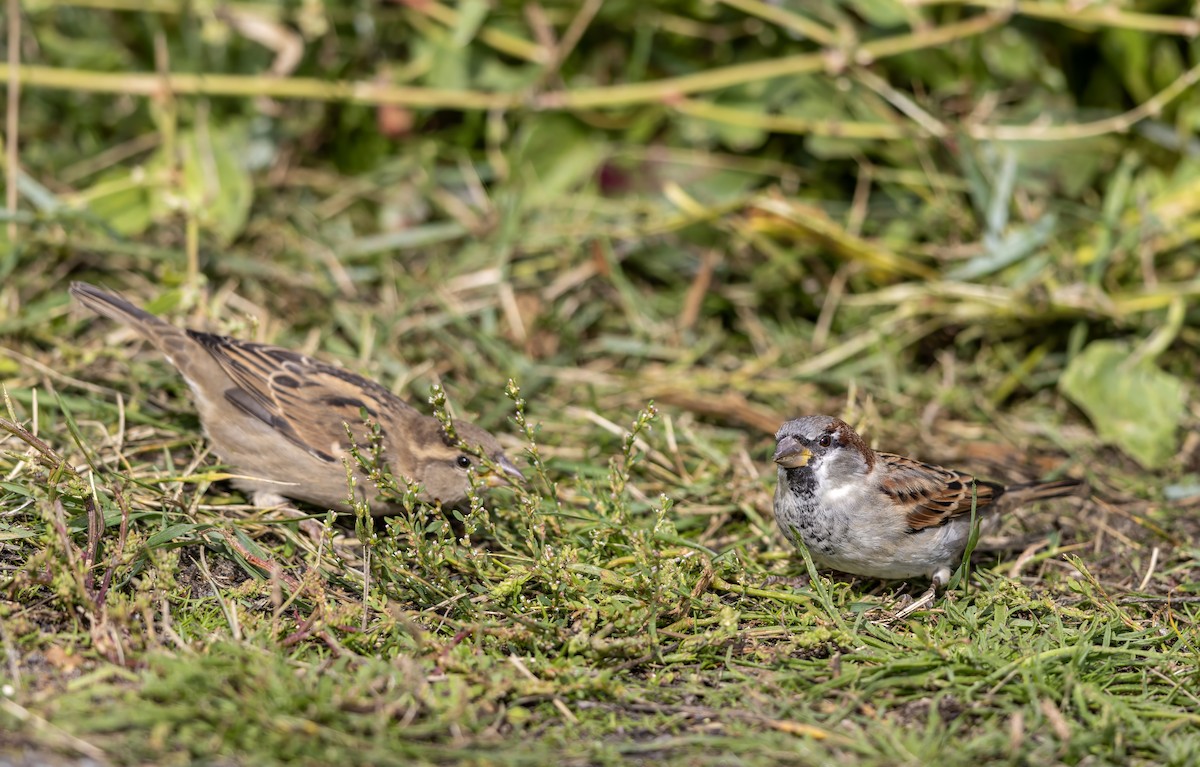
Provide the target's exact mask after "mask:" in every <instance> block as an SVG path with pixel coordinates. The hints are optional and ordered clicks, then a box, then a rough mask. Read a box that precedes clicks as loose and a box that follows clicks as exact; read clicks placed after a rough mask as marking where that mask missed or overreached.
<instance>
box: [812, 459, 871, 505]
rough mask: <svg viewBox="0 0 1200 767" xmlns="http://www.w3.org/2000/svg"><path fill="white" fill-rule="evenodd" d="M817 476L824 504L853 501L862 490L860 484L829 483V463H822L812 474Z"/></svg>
mask: <svg viewBox="0 0 1200 767" xmlns="http://www.w3.org/2000/svg"><path fill="white" fill-rule="evenodd" d="M813 473H814V474H816V475H817V482H818V484H819V485H820V487H821V488H822V489H823V492H822V493H821V498H822V499H823V500H824V501H825V503H838V502H839V501H846V500H850V499H853V498H854V496H856V495H858V494H859V493H860V492H861V490H862V483H860V482H853V481H852V482H831V481H830V478H829V462H827V461H822V462H821V465H820V466H818V467H817V469H816V471H814V472H813Z"/></svg>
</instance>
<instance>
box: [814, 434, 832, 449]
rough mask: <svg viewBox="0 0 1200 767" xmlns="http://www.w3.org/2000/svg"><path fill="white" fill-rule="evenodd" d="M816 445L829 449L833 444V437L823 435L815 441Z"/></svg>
mask: <svg viewBox="0 0 1200 767" xmlns="http://www.w3.org/2000/svg"><path fill="white" fill-rule="evenodd" d="M817 444H818V445H820V446H821V447H829V446H830V445H832V444H833V437H831V436H829V435H828V434H824V435H822V436H821V438H820V439H819V440H817Z"/></svg>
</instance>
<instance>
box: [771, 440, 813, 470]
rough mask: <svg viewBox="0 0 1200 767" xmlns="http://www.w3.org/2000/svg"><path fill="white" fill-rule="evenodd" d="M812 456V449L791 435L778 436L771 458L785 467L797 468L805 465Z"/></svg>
mask: <svg viewBox="0 0 1200 767" xmlns="http://www.w3.org/2000/svg"><path fill="white" fill-rule="evenodd" d="M811 458H812V451H811V450H809V449H808V448H806V447H805V446H804V445H802V444H800V440H798V439H796V438H795V437H792V436H785V437H780V438H779V442H778V443H776V445H775V455H773V456H771V460H773V461H774V462H775V463H777V464H779V465H780V466H782V467H783V468H785V469H799V468H801V467H802V466H807V465H808V461H809V459H811Z"/></svg>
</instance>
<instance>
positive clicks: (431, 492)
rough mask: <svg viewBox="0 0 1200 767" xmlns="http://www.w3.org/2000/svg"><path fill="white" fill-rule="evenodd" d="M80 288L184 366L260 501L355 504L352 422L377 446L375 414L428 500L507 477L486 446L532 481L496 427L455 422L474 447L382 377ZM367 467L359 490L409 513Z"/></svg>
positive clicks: (228, 455)
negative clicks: (350, 473)
mask: <svg viewBox="0 0 1200 767" xmlns="http://www.w3.org/2000/svg"><path fill="white" fill-rule="evenodd" d="M71 295H73V296H75V298H77V299H78V300H79V302H80V303H82V304H83V305H84V306H86V307H88V308H89V309H91V310H92V311H94V312H96V313H98V314H101V315H103V316H105V317H108V318H110V319H113V320H116V321H117V322H121V323H124V324H126V325H129V326H130V327H132V328H134V329H135V330H137V331H138V332H139V333H141V334H142V335H143V336H145V337H146V338H147V339H149V340H150V342H151V343H153V344H154V345H155V346H156V347H158V350H159V351H161V352H162V353H163V354H164V355H166V357H167V361H168V362H170V363H171V364H172V365H174V366H175V367H176V368H178V369H179V372H180V373H182V374H183V377H184V379H186V380H187V383H188V386H189V387H190V388H191V390H192V398H193V399H194V400H195V403H196V408H197V409H198V410H199V411H200V421H201V423H203V425H204V430H205V432H206V433H207V434H208V438H209V440H210V441H211V442H212V444H213V449H214V450H215V451H216V453H217V454H218V455H219V456H220V457H221V458H222V460H224V461H225V462H226V463H228V464H229V465H230V466H231V467H233V469H234V470H235V471H236V472H237V473H239V474H242V475H245V476H242V477H239V478H237V479H234V480H233V484H234V485H235V486H237V487H238V488H240V489H241V490H243V491H246V492H248V493H250V494H251V495H252V499H253V502H254V504H255V505H256V506H259V507H268V508H269V507H275V506H280V505H281V504H283V503H284V498H285V497H286V498H293V499H296V500H300V501H307V502H308V503H311V504H313V505H316V506H320V507H324V508H327V509H337V510H339V511H349V510H350V506H349V505H348V503H347V501H348V499H349V497H350V491H349V488H348V486H347V481H346V467H345V465H344V464H343V459H345V458H349V452H348V451H349V449H350V447H351V443H350V438H349V437H348V435H347V433H346V429H347V426H349V428H350V429H351V430H352V431H353V433H354V435H355V443H356V444H357V445H359V446H360V447H361V448H362V450H363V452H364V453H367V452H368V451H369V448H370V439H369V438H368V431H367V428H366V425H365V424H364V422H363V416H362V413H363V412H364V411H365V412H366V414H367V417H368V418H370V419H371V420H372V421H374V422H375V423H376V424H378V426H379V428H380V430H381V434H382V445H383V450H384V452H383V456H384V458H385V460H386V461H387V464H388V466H389V468H390V469H391V471H392V475H393V476H395V477H396V478H397V480H399V478H400V477H406V478H407V479H409V480H411V481H412V482H414V483H416V484H418V485H420V486H421V488H422V492H421V493H420V496H419V497H420V498H421V500H423V501H426V502H438V501H440V502H442V503H445V504H447V505H452V504H456V503H459V502H461V501H462V500H463V499H465V498H466V497H467V491H468V489H469V488H470V483H469V480H468V477H467V475H468V472H470V471H471V470H474V471H475V472H476V473H477V474H478V475H479V476H480V477H481V478H482V479H483V481H484V482H485V483H486V484H488V485H498V484H503V483H504V482H505V479H504V477H503V476H500V475H499V474H497V473H495V472H492V471H489V469H488V468H487V467H485V466H483V465H481V463H480V461H479V459H478V457H477V456H478V455H479V453H480V452H481V453H482V454H484V455H486V456H487V457H488V458H490V459H491V461H492V462H493V463H494V465H495V466H497V467H499V469H500V474H503V475H507V476H508V477H511V478H513V479H516V480H521V479H524V477H523V476H522V475H521V472H520V471H519V470H518V469H517V467H516V466H514V465H513V464H512V462H511V461H509V459H508V457H507V456H505V455H504V452H503V451H502V450H501V448H500V443H498V442H497V441H496V438H495V437H493V436H492V435H491V434H489V433H488V432H486V431H484V430H483V429H481V428H479V427H478V426H474V425H472V424H469V423H463V422H461V421H459V422H455V424H454V429H455V431H456V432H457V433H458V436H459V438H460V439H461V441H462V443H465V444H466V445H468V446H469V448H468V449H462V446H461V443H459V442H456V441H455V440H453V439H451V438H450V437H449V436H448V435H447V434H446V432H445V430H444V429H443V428H442V425H441V424H440V423H439V422H438V420H437V419H436V418H433V417H431V416H427V415H424V414H422V413H420V412H418V411H417V410H415V409H413V408H412V407H411V406H409V405H408V404H406V403H405V402H403V401H402V400H400V398H399V397H397V396H396V395H394V394H392V393H391V392H390V391H388V390H387V389H385V388H384V387H382V386H380V385H379V384H377V383H375V382H374V381H368V380H367V379H365V378H362V377H361V376H357V375H355V374H353V373H349V372H347V371H345V370H342V369H340V368H337V367H333V366H332V365H326V364H324V363H322V362H318V361H317V360H314V359H312V358H310V357H306V356H304V355H302V354H298V353H296V352H293V351H288V350H287V349H281V348H279V347H276V346H267V345H264V344H256V343H248V342H245V341H238V340H236V339H233V338H229V337H227V336H218V335H213V334H211V333H202V332H200V331H198V330H188V329H182V328H177V327H175V326H174V325H168V324H167V323H166V322H164V321H162V320H161V319H159V318H158V317H155V316H154V315H153V314H150V313H149V312H146V311H144V310H142V309H139V308H138V307H136V306H134V305H133V304H131V303H129V302H128V301H126V300H125V299H123V298H120V297H119V296H115V295H113V294H111V293H107V292H105V291H103V290H100V289H99V288H97V287H95V286H93V285H89V284H87V283H84V282H74V283H71ZM477 451H478V452H477ZM350 460H351V461H353V459H350ZM356 475H357V482H356V483H355V492H356V493H358V494H359V497H360V498H362V499H363V500H365V501H366V502H367V503H368V504H369V505H370V509H371V513H372V514H373V515H376V516H379V515H385V514H388V513H391V512H393V511H397V510H399V507H398V506H394V505H392V504H389V503H387V502H386V501H384V500H382V499H381V498H380V494H379V490H378V489H377V488H376V487H375V484H374V483H373V482H371V481H370V480H368V479H367V477H366V476H365V475H364V473H363V472H362V471H361V469H357V470H356Z"/></svg>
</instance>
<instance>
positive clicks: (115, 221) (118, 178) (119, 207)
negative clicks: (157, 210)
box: [79, 167, 155, 237]
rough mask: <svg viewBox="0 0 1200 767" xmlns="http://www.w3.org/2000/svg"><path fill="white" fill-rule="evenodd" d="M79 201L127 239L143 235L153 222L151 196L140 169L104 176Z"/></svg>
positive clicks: (122, 170) (112, 172)
mask: <svg viewBox="0 0 1200 767" xmlns="http://www.w3.org/2000/svg"><path fill="white" fill-rule="evenodd" d="M79 199H80V200H81V201H82V202H84V203H85V204H86V205H87V208H88V210H89V211H90V212H91V214H92V215H93V216H94V217H95V218H96V220H97V221H98V222H99V223H101V224H104V225H105V226H107V227H109V228H110V229H112V230H113V231H115V232H117V233H118V234H122V235H125V236H127V237H132V236H136V235H139V234H141V233H143V232H145V231H146V230H147V229H148V228H149V227H150V224H151V223H153V222H154V210H153V208H154V207H155V206H154V203H153V195H152V194H151V190H150V187H149V186H148V185H147V183H146V173H145V171H144V169H143V168H141V167H136V168H133V169H129V168H114V169H113V170H110V171H107V172H105V173H103V174H102V175H101V176H100V177H99V178H98V179H97V180H96V183H94V184H92V186H91V187H89V188H88V189H87V190H86V191H84V192H83V193H82V194H81V195H80V196H79Z"/></svg>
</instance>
